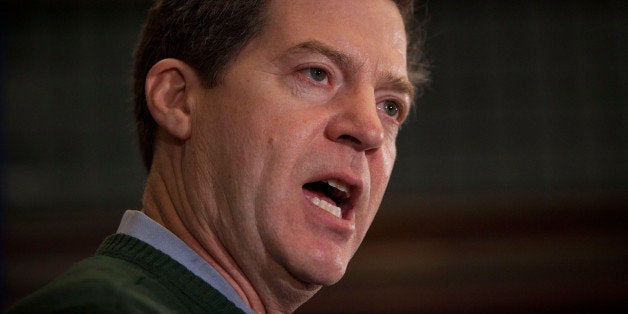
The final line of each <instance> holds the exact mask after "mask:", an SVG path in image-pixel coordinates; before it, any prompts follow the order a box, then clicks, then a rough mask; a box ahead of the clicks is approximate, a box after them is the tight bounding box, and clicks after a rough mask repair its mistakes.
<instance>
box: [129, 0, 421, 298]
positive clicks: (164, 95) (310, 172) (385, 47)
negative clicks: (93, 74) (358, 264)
mask: <svg viewBox="0 0 628 314" xmlns="http://www.w3.org/2000/svg"><path fill="white" fill-rule="evenodd" d="M174 2H179V1H174ZM191 2H193V1H191ZM202 2H203V3H206V1H202ZM236 2H238V1H229V3H230V5H234V6H240V5H238V4H235V3H236ZM243 2H245V1H243ZM238 3H239V2H238ZM162 6H163V5H162ZM242 6H248V5H242ZM192 7H193V8H194V9H193V10H192V11H191V12H192V13H190V14H191V16H197V15H198V14H201V13H199V12H201V10H200V7H199V6H192ZM201 7H202V5H201ZM241 9H242V10H244V9H243V8H241ZM247 10H249V11H248V12H249V14H250V15H251V16H246V17H245V16H240V17H239V18H242V19H245V20H247V21H248V22H244V24H246V25H254V24H255V25H256V26H253V27H254V28H253V30H251V31H250V32H244V31H242V33H237V32H235V33H233V34H232V35H230V36H229V37H228V39H225V40H226V41H229V40H234V39H235V37H238V36H240V37H244V38H246V39H245V40H244V41H242V42H241V43H240V44H237V45H236V44H231V46H230V48H231V49H233V50H232V51H230V50H229V49H222V50H221V51H223V52H224V53H225V54H226V55H228V56H229V57H226V56H222V55H220V56H217V55H216V53H209V52H208V53H207V55H210V56H212V58H221V59H220V60H221V61H220V63H219V64H214V65H213V66H212V67H203V66H201V65H197V64H196V62H197V61H190V60H191V59H189V60H186V59H185V58H191V57H189V56H187V55H186V54H185V53H188V52H186V49H193V48H194V47H195V46H196V45H202V43H186V44H187V45H188V46H186V44H181V45H182V46H183V47H184V48H181V51H180V52H177V53H178V54H176V53H173V54H172V55H170V54H166V55H163V56H160V57H158V58H157V57H156V58H155V59H158V60H156V61H155V62H154V64H152V65H150V67H149V69H148V70H142V69H139V70H136V75H145V76H146V82H145V89H144V87H142V86H139V85H136V89H138V90H140V91H141V92H145V94H146V97H145V98H144V99H143V100H142V97H137V98H139V99H140V101H146V102H147V105H145V106H146V107H147V109H140V110H139V111H140V112H141V111H142V110H145V111H146V113H145V114H149V115H150V117H152V119H154V120H152V121H154V122H152V123H154V124H155V128H156V129H155V130H156V131H154V132H153V133H154V135H153V136H154V137H155V138H157V140H156V141H155V145H154V163H153V166H152V169H151V170H150V171H151V173H155V172H160V171H163V172H171V173H172V175H171V178H172V180H171V181H172V182H170V181H168V180H162V182H160V183H159V184H164V185H166V186H165V188H164V189H162V190H160V192H159V193H162V194H167V195H168V197H169V198H170V199H168V200H166V201H163V200H162V201H160V202H158V203H161V204H165V205H164V206H168V205H169V204H174V206H173V207H174V208H175V209H176V211H177V212H176V217H177V219H180V220H181V223H182V225H184V226H185V228H186V229H187V231H188V232H189V233H190V235H191V238H193V239H195V241H197V242H199V243H200V246H201V247H202V248H203V249H205V250H207V251H212V249H216V248H217V247H216V243H218V244H219V245H218V246H219V247H218V249H224V250H225V251H226V252H228V255H229V256H228V258H227V260H226V261H222V262H226V263H235V264H236V265H237V268H238V269H240V270H241V271H242V273H243V274H244V276H245V277H246V278H247V280H248V281H249V282H250V284H251V286H252V287H254V288H255V290H257V293H259V294H262V295H274V299H275V300H274V301H272V300H271V301H268V300H265V301H266V302H270V303H273V302H274V303H276V304H274V305H270V306H271V307H278V308H283V309H284V310H285V309H286V308H290V306H294V304H292V305H291V303H299V302H302V301H304V300H301V301H294V299H302V296H298V295H299V293H295V292H294V291H301V294H302V295H306V294H311V293H313V292H314V291H316V290H318V288H320V286H321V285H328V284H332V283H335V282H336V281H338V280H339V279H340V278H341V277H342V275H343V274H344V272H345V270H346V267H347V263H348V262H349V260H350V258H351V257H352V256H353V254H354V253H355V251H356V250H357V248H358V246H359V245H360V243H361V241H362V239H363V238H364V235H365V233H366V231H367V229H368V227H369V226H370V224H371V222H372V220H373V218H374V216H375V214H376V212H377V209H378V207H379V205H380V202H381V200H382V197H383V194H384V191H385V189H386V185H387V183H388V179H389V177H390V174H391V171H392V167H393V164H394V160H395V156H396V147H395V140H396V136H397V132H398V130H399V127H400V125H401V124H402V123H403V121H404V120H405V118H406V117H407V115H408V112H409V111H410V109H411V103H412V94H413V86H412V84H411V81H410V79H409V77H410V76H411V75H409V73H408V64H407V61H406V60H407V55H406V54H407V52H406V49H407V39H406V33H405V28H404V21H403V19H402V15H401V14H400V10H399V9H398V7H397V6H396V5H395V3H394V2H393V1H389V0H372V1H364V0H342V1H307V0H275V1H269V2H268V3H265V4H263V5H260V7H257V8H255V9H253V8H252V7H248V8H247ZM218 11H220V10H218ZM253 12H257V17H254V16H253V15H254V14H253ZM170 13H171V14H174V13H177V12H170ZM152 14H153V17H154V16H155V15H157V16H161V15H163V14H157V13H155V11H153V13H152ZM245 15H248V14H245ZM186 16H187V15H186ZM201 16H204V15H202V14H201ZM229 16H230V17H229V18H227V21H226V22H225V23H227V24H228V23H230V19H234V18H236V17H234V16H232V15H229ZM164 18H167V17H164ZM223 18H226V17H223ZM175 20H177V21H181V23H182V24H183V25H188V24H190V23H191V22H190V20H186V18H179V19H175ZM238 22H242V21H238ZM191 25H193V26H194V27H197V28H202V29H205V28H217V27H218V26H211V25H212V22H210V21H208V19H207V18H203V19H200V20H198V21H197V22H196V24H191ZM194 27H191V28H192V29H191V30H189V31H193V28H194ZM147 29H150V21H149V26H148V27H147ZM199 31H200V30H199ZM222 31H225V30H222ZM222 31H219V32H222ZM146 32H148V33H150V31H148V30H147V31H145V33H146ZM173 32H175V30H173ZM176 32H177V34H179V33H180V32H179V31H176ZM179 35H180V36H185V35H184V34H179ZM185 38H187V37H185ZM203 38H205V37H203ZM239 39H241V38H239ZM163 40H164V41H165V42H166V43H162V45H166V46H167V45H168V44H167V42H168V41H167V40H165V39H163ZM180 40H182V41H185V40H187V39H180ZM212 40H213V39H212V37H207V38H205V39H204V41H206V42H207V45H206V46H207V47H209V46H211V44H212ZM144 41H146V40H144ZM223 41H224V40H219V41H218V43H216V44H217V45H219V44H220V43H222V42H223ZM185 47H189V48H185ZM234 47H235V48H234ZM146 49H148V48H142V47H140V49H139V50H138V51H139V54H140V56H139V57H138V58H139V60H142V57H141V55H142V54H143V53H147V52H146V51H145V52H142V51H144V50H146ZM159 49H161V48H159ZM175 50H176V49H175ZM177 51H178V50H177ZM140 62H141V61H140ZM147 64H150V62H148V63H147ZM138 67H140V66H138ZM147 67H148V65H147ZM140 68H141V67H140ZM208 68H212V69H218V70H217V72H211V73H205V71H208V70H206V69H208ZM138 73H139V74H138ZM142 73H146V74H142ZM138 81H142V79H141V78H140V79H138ZM139 105H140V106H141V105H142V104H141V103H140V104H139ZM150 145H152V144H150ZM151 154H152V153H151ZM149 155H150V154H149ZM146 156H147V154H145V157H146ZM163 181H168V182H163ZM210 255H211V254H210ZM218 264H220V262H219V263H218ZM281 303H285V304H281ZM297 305H298V304H297Z"/></svg>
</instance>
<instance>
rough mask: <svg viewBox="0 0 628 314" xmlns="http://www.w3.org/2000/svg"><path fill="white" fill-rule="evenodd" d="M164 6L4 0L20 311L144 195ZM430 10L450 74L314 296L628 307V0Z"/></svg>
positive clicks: (329, 302)
mask: <svg viewBox="0 0 628 314" xmlns="http://www.w3.org/2000/svg"><path fill="white" fill-rule="evenodd" d="M148 6H149V3H148V2H147V1H139V0H136V1H105V0H97V1H95V0H57V1H43V0H30V1H17V0H15V1H2V2H0V70H1V77H0V92H1V94H0V95H1V97H0V106H1V107H0V108H1V111H0V118H1V119H2V120H1V122H0V125H1V129H0V135H2V138H1V140H0V144H2V146H3V148H2V149H0V155H1V156H0V161H1V162H2V164H0V176H1V180H2V181H1V188H2V189H1V194H0V195H1V196H2V204H1V206H0V209H1V210H2V216H1V217H2V220H1V222H2V225H1V229H0V230H1V231H2V236H3V237H2V241H3V242H2V246H1V248H2V251H1V252H2V262H1V264H0V265H1V266H2V274H1V275H2V279H3V280H2V282H3V285H2V296H3V307H4V308H6V307H7V306H9V305H11V304H12V303H14V302H15V301H16V300H17V299H19V298H21V297H23V296H24V295H26V294H28V293H30V292H32V291H34V290H35V289H37V288H38V287H40V286H42V285H43V284H45V283H46V282H48V281H49V280H51V279H52V278H53V277H54V276H56V275H57V274H59V273H60V272H61V271H63V270H64V269H65V268H67V267H68V266H69V265H71V264H72V263H74V262H76V261H78V260H79V259H81V258H84V257H86V256H89V255H91V254H93V252H94V251H95V249H96V247H97V246H98V244H99V243H100V241H101V240H102V239H103V237H105V236H106V235H108V234H110V233H112V232H114V231H115V230H116V228H117V224H118V221H119V219H120V217H121V214H122V212H123V211H124V210H125V209H129V208H138V206H139V199H140V196H141V193H142V186H143V180H144V176H145V174H144V170H143V168H142V166H141V162H140V158H139V154H138V151H137V149H136V148H135V134H134V127H133V122H132V118H131V111H132V110H131V95H130V92H129V90H130V88H129V85H130V84H129V82H130V66H131V62H132V59H131V54H132V50H133V47H134V43H135V40H136V38H137V34H138V32H139V29H140V27H141V24H142V22H143V19H144V16H145V12H146V10H147V8H148ZM418 15H419V18H420V19H422V20H424V21H425V23H426V25H427V30H428V38H427V47H428V55H429V57H430V58H431V59H432V61H433V68H432V72H433V83H432V85H431V87H430V88H429V89H428V90H427V92H426V95H425V96H424V97H423V98H422V99H421V100H420V101H419V102H418V106H417V110H416V114H415V117H414V118H412V119H411V120H412V121H410V123H409V124H408V125H407V126H405V127H404V129H403V131H402V133H401V135H400V138H399V142H398V145H399V157H398V161H397V165H396V168H395V171H394V173H393V178H392V181H391V183H390V187H389V192H388V194H387V196H386V198H385V200H384V203H383V205H382V208H381V211H380V213H379V214H378V217H377V218H376V221H375V223H374V224H373V227H372V229H371V231H370V233H369V234H368V236H367V239H366V240H365V244H364V245H363V247H362V248H361V249H360V250H359V251H358V253H357V255H356V257H355V259H354V260H353V261H352V263H351V264H350V265H349V270H348V272H347V276H346V277H345V278H344V279H343V280H342V281H341V282H340V283H338V284H337V285H335V286H333V287H330V288H327V289H323V290H322V291H321V292H320V293H319V294H318V295H317V296H315V297H314V298H313V299H312V300H311V301H310V302H309V303H306V305H304V306H303V307H302V308H301V309H300V311H299V312H301V313H367V312H373V313H404V312H405V313H416V312H419V313H463V312H464V313H522V312H548V313H557V312H565V313H566V312H570V313H573V312H583V311H584V312H587V311H593V310H598V311H601V312H619V311H622V310H626V309H628V245H627V242H626V240H628V229H627V227H628V4H627V2H625V1H453V0H450V1H430V2H429V3H428V4H427V5H424V6H423V7H422V8H421V10H419V12H418ZM426 17H427V18H426ZM0 309H1V308H0Z"/></svg>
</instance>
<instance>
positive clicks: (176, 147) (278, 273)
mask: <svg viewBox="0 0 628 314" xmlns="http://www.w3.org/2000/svg"><path fill="white" fill-rule="evenodd" d="M158 134H159V133H158ZM158 143H159V144H158V146H161V147H157V149H156V151H155V156H154V158H153V164H152V167H151V170H150V172H149V174H148V178H147V181H146V188H145V191H144V195H143V198H142V206H143V212H144V213H145V214H146V215H147V216H149V217H150V218H151V219H153V220H154V221H156V222H157V223H159V224H161V225H162V226H164V227H165V228H167V229H168V230H170V231H171V232H172V233H174V234H175V235H176V236H177V237H179V238H180V239H181V240H182V241H183V242H185V243H186V244H187V245H188V246H189V247H190V248H192V249H193V250H194V251H195V252H196V253H197V254H198V255H199V256H201V257H202V258H203V259H204V260H205V261H206V262H207V263H208V264H209V265H211V266H212V267H213V268H214V269H215V270H216V271H217V272H218V273H219V274H220V275H221V276H222V277H223V278H224V279H225V280H226V281H227V282H228V283H229V284H230V285H231V286H232V287H233V289H234V290H235V292H236V293H237V294H238V295H239V296H240V298H241V299H242V300H243V302H244V303H245V304H247V305H248V306H249V307H250V308H251V309H252V310H253V311H255V312H256V313H285V312H293V311H294V310H296V308H297V307H298V306H300V305H301V304H303V303H304V302H305V301H307V300H308V299H309V298H311V297H312V295H313V294H314V293H316V291H318V290H319V289H320V286H318V285H310V284H306V283H302V282H299V281H298V280H296V279H295V278H293V277H292V276H290V275H289V274H287V272H286V270H285V269H283V268H281V267H279V265H274V264H273V263H269V262H268V261H266V262H264V261H257V260H250V261H247V260H245V261H240V263H244V264H242V265H243V266H244V267H248V268H247V269H248V271H249V273H246V272H245V270H244V269H243V268H242V267H240V266H238V265H240V264H239V263H237V262H236V260H234V258H233V256H234V255H233V254H231V253H230V252H229V251H228V250H227V249H226V247H225V246H224V245H223V243H222V241H221V238H220V234H219V233H217V230H218V228H215V227H214V226H212V222H211V219H208V218H207V217H208V216H211V215H210V214H209V213H206V212H200V210H199V209H202V210H203V211H207V212H209V211H212V210H216V208H217V206H216V205H215V203H212V201H211V200H212V196H211V195H205V196H204V198H206V199H205V200H204V202H202V203H201V202H199V201H195V200H193V199H192V197H190V195H189V194H190V191H187V190H186V184H184V182H186V181H185V178H184V175H185V173H184V171H183V167H182V165H183V164H184V163H183V158H182V156H184V149H185V145H184V144H182V143H174V142H172V141H159V142H158ZM162 145H163V146H162ZM164 146H167V147H164ZM160 148H161V149H160ZM246 263H259V264H260V265H249V264H246ZM269 264H272V265H269ZM267 267H270V268H273V269H274V270H271V271H270V272H267V271H263V268H267ZM256 269H257V270H256ZM262 273H266V274H268V273H273V274H275V275H274V276H270V277H269V276H264V275H262ZM281 278H284V279H281Z"/></svg>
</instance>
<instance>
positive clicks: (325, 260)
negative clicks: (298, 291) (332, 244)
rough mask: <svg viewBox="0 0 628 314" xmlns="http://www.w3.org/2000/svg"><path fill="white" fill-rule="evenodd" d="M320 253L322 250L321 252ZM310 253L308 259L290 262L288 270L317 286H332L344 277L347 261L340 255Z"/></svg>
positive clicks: (303, 280) (299, 278)
mask: <svg viewBox="0 0 628 314" xmlns="http://www.w3.org/2000/svg"><path fill="white" fill-rule="evenodd" d="M319 253H320V252H319ZM325 255H326V254H310V256H308V258H307V259H305V260H299V261H297V262H296V263H290V265H289V266H288V271H289V272H290V273H291V274H292V276H293V277H295V278H296V279H297V280H299V281H301V282H303V283H306V284H310V285H317V286H330V285H333V284H335V283H337V282H338V281H340V279H342V277H343V276H344V274H345V272H346V270H347V262H346V261H345V260H344V259H343V258H341V257H340V256H325Z"/></svg>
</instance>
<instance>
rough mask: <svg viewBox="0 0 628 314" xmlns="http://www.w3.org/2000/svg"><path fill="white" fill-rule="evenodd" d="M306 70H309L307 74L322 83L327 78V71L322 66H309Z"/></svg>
mask: <svg viewBox="0 0 628 314" xmlns="http://www.w3.org/2000/svg"><path fill="white" fill-rule="evenodd" d="M305 70H306V71H307V76H309V77H310V78H311V79H312V80H314V81H316V82H319V83H320V82H324V81H325V80H327V71H325V70H323V69H321V68H308V69H305Z"/></svg>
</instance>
